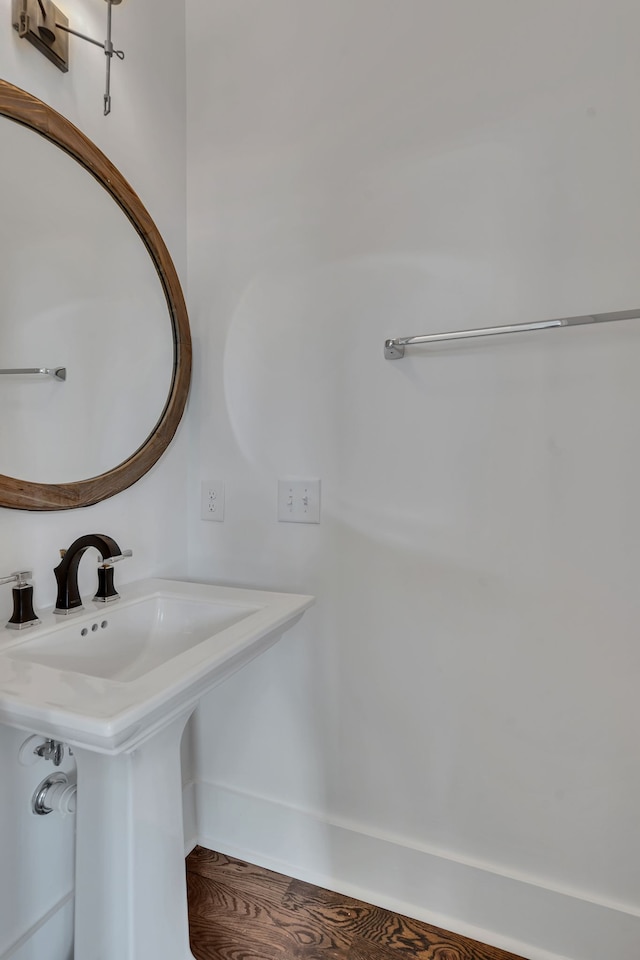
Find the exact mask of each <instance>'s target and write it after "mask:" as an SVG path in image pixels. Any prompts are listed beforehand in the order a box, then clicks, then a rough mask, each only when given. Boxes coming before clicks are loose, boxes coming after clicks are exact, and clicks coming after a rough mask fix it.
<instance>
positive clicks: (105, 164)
mask: <svg viewBox="0 0 640 960" xmlns="http://www.w3.org/2000/svg"><path fill="white" fill-rule="evenodd" d="M0 116H1V117H7V118H8V119H10V120H14V121H15V122H16V123H20V124H22V125H23V126H25V127H28V128H29V129H30V130H33V131H34V132H35V133H38V134H40V135H41V136H43V137H45V138H46V139H47V140H49V141H50V142H51V143H53V144H55V145H56V146H57V147H59V148H60V149H61V150H64V151H65V153H68V154H69V156H71V157H73V159H74V160H76V161H77V162H78V163H79V164H80V165H81V166H82V167H84V169H85V170H86V171H87V172H88V173H90V174H91V176H92V177H94V178H95V179H96V180H97V181H98V183H99V184H100V185H101V186H102V187H103V188H104V189H105V190H106V191H107V193H109V194H110V195H111V197H112V198H113V199H114V200H115V202H116V203H117V204H118V206H119V207H120V209H121V210H122V211H123V212H124V213H125V215H126V216H127V218H128V219H129V221H130V222H131V224H132V226H133V228H134V230H135V231H136V233H137V234H138V236H139V237H140V239H141V240H142V242H143V243H144V245H145V247H146V248H147V251H148V253H149V256H150V257H151V259H152V261H153V264H154V266H155V268H156V271H157V274H158V277H159V279H160V283H161V285H162V289H163V290H164V294H165V297H166V301H167V307H168V309H169V318H170V320H171V325H172V328H173V344H174V362H173V375H172V379H171V387H170V390H169V396H168V398H167V402H166V404H165V407H164V410H163V411H162V414H161V416H160V419H159V420H158V422H157V423H156V425H155V427H154V429H153V430H152V431H151V433H150V434H149V436H148V437H147V439H146V440H145V441H144V443H143V444H142V445H141V446H140V447H138V449H137V450H136V451H135V452H134V453H133V454H132V455H131V456H130V457H129V458H128V459H127V460H124V461H123V462H122V463H120V464H118V466H116V467H114V468H113V469H112V470H108V471H106V473H101V474H100V475H99V476H96V477H91V478H89V479H88V480H78V481H77V482H75V483H31V482H28V481H25V480H16V479H14V478H13V477H7V476H4V475H3V474H0V506H2V507H13V508H15V509H17V510H42V511H44V510H72V509H74V508H75V507H87V506H89V505H90V504H92V503H98V502H99V501H100V500H106V499H107V498H108V497H113V496H114V495H115V494H116V493H120V492H121V491H122V490H126V488H127V487H130V486H131V484H133V483H135V482H136V480H139V479H140V477H142V476H144V474H145V473H147V471H148V470H150V469H151V467H152V466H153V465H154V464H155V463H156V461H157V460H158V459H159V457H161V456H162V454H163V453H164V451H165V450H166V448H167V446H168V445H169V443H170V442H171V440H172V438H173V436H174V434H175V432H176V430H177V429H178V424H179V423H180V420H181V418H182V414H183V412H184V408H185V404H186V402H187V395H188V393H189V383H190V380H191V334H190V331H189V317H188V315H187V307H186V304H185V301H184V296H183V293H182V288H181V286H180V281H179V279H178V274H177V273H176V268H175V266H174V264H173V260H172V259H171V255H170V254H169V251H168V250H167V248H166V246H165V243H164V241H163V239H162V237H161V236H160V232H159V231H158V228H157V227H156V225H155V223H154V222H153V220H152V219H151V217H150V216H149V214H148V212H147V210H146V209H145V207H144V205H143V203H142V201H141V200H140V198H139V197H138V196H137V194H136V193H135V192H134V191H133V189H132V188H131V187H130V186H129V184H128V183H127V181H126V180H125V179H124V177H123V176H122V174H121V173H120V172H119V171H118V170H117V169H116V167H114V165H113V164H112V163H111V162H110V161H109V160H108V159H107V157H106V156H105V155H104V154H103V153H102V151H101V150H99V149H98V147H96V145H95V144H94V143H92V142H91V140H89V139H88V138H87V137H85V135H84V134H83V133H81V132H80V130H78V129H77V128H76V127H75V126H74V125H73V124H72V123H71V122H70V121H69V120H67V119H65V117H63V116H62V115H61V114H59V113H57V112H56V111H55V110H53V109H52V108H51V107H49V106H47V104H46V103H43V102H42V101H41V100H38V99H37V98H36V97H33V96H31V94H29V93H26V92H25V91H24V90H21V89H20V88H19V87H15V86H13V85H12V84H10V83H7V82H6V81H5V80H0Z"/></svg>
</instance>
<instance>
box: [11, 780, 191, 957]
mask: <svg viewBox="0 0 640 960" xmlns="http://www.w3.org/2000/svg"><path fill="white" fill-rule="evenodd" d="M182 822H183V824H184V855H185V857H188V856H189V854H190V853H191V851H192V850H193V848H194V847H195V846H196V844H197V843H198V831H197V828H196V785H195V782H194V781H193V780H190V781H189V783H185V784H184V785H183V787H182ZM0 960H2V958H1V957H0Z"/></svg>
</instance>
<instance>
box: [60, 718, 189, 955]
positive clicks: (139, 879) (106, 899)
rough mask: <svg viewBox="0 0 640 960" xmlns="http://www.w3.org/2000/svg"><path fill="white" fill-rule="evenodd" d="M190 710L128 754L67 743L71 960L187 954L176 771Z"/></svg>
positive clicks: (179, 778)
mask: <svg viewBox="0 0 640 960" xmlns="http://www.w3.org/2000/svg"><path fill="white" fill-rule="evenodd" d="M192 712H193V708H191V709H189V710H188V711H187V712H186V713H183V714H181V715H180V716H179V717H177V718H175V719H173V720H172V721H170V723H169V724H168V725H167V726H165V727H163V728H162V729H160V730H158V731H156V732H155V733H154V734H153V735H152V736H151V737H150V738H149V739H147V740H145V741H144V742H143V743H142V744H141V745H139V746H137V747H135V748H134V749H133V750H131V751H130V752H128V753H127V752H124V753H120V754H116V755H113V756H111V755H106V754H100V753H94V752H92V751H90V750H87V749H85V748H74V756H75V758H76V762H77V766H78V793H77V811H76V817H77V824H76V900H75V947H74V958H75V960H145V958H150V957H153V960H193V954H192V953H191V951H190V949H189V925H188V916H187V889H186V877H185V864H184V830H183V821H182V775H181V767H180V741H181V738H182V733H183V731H184V727H185V724H186V722H187V720H188V719H189V717H190V715H191V713H192Z"/></svg>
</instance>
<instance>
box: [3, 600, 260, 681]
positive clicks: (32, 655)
mask: <svg viewBox="0 0 640 960" xmlns="http://www.w3.org/2000/svg"><path fill="white" fill-rule="evenodd" d="M259 610H260V608H259V607H256V606H249V605H243V604H240V603H237V604H232V603H224V602H222V601H217V600H196V599H190V600H185V599H182V598H180V597H172V596H166V595H164V594H157V595H156V596H151V597H144V598H142V599H140V600H134V601H131V602H129V603H128V604H126V605H125V606H115V607H113V606H112V607H106V608H104V609H103V610H102V611H101V612H100V613H99V615H98V616H96V615H95V613H94V615H93V616H92V617H91V621H90V622H87V620H86V618H85V619H83V620H76V619H75V618H74V619H73V621H72V623H70V624H68V625H66V624H65V627H64V629H58V630H52V631H48V632H46V633H44V634H40V635H39V636H38V637H34V638H33V639H31V640H25V641H24V642H23V643H21V644H20V645H19V646H17V647H15V648H12V649H11V652H10V654H9V656H10V657H11V658H12V659H13V660H26V661H28V662H29V663H39V664H42V665H43V666H45V667H54V668H55V669H56V670H66V671H69V672H71V673H81V674H84V675H85V676H87V677H102V678H103V679H105V680H119V681H120V682H122V683H127V682H129V681H131V680H138V679H139V678H140V677H142V676H143V675H144V674H145V673H149V671H150V670H154V669H155V668H156V667H159V666H160V665H161V664H163V663H166V661H167V660H172V659H173V658H174V657H177V656H179V655H180V654H181V653H184V652H185V651H186V650H190V649H191V648H192V647H195V646H196V645H197V644H199V643H202V642H203V641H205V640H208V639H209V638H210V637H213V636H214V635H215V634H219V633H222V632H223V631H224V630H226V628H227V627H230V626H232V625H233V624H234V623H238V622H239V621H240V620H244V619H245V617H248V616H250V615H251V614H252V613H257V612H258V611H259Z"/></svg>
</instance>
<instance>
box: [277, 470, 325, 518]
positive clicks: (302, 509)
mask: <svg viewBox="0 0 640 960" xmlns="http://www.w3.org/2000/svg"><path fill="white" fill-rule="evenodd" d="M278 520H280V521H282V522H283V523H320V481H319V480H318V479H317V478H310V479H308V480H300V479H298V478H297V477H288V478H287V477H284V478H282V479H280V480H278Z"/></svg>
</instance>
